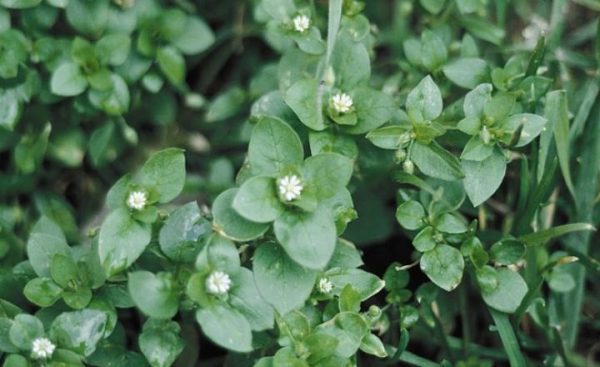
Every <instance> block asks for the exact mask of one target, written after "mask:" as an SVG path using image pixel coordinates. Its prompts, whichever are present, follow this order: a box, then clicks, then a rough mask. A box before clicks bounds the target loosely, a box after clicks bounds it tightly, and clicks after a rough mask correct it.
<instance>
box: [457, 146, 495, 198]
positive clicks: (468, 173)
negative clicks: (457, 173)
mask: <svg viewBox="0 0 600 367" xmlns="http://www.w3.org/2000/svg"><path fill="white" fill-rule="evenodd" d="M461 166H462V171H463V172H464V174H465V178H464V179H463V184H464V186H465V191H466V192H467V196H468V197H469V200H471V203H472V204H473V206H479V205H481V203H483V202H484V201H486V200H487V199H489V198H490V196H492V195H493V194H494V193H495V192H496V190H498V188H499V187H500V184H502V180H503V179H504V174H505V173H506V159H505V158H504V154H502V152H501V151H499V150H498V149H496V150H494V153H493V154H492V155H491V156H489V157H488V158H486V159H484V160H483V161H481V162H476V161H467V160H463V161H461Z"/></svg>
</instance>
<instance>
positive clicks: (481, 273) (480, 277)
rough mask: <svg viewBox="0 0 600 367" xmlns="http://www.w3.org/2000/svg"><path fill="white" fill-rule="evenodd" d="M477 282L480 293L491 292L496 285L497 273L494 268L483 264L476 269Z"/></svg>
mask: <svg viewBox="0 0 600 367" xmlns="http://www.w3.org/2000/svg"><path fill="white" fill-rule="evenodd" d="M475 275H476V277H477V284H478V285H479V287H480V288H481V292H482V293H488V294H489V293H491V292H493V291H494V290H495V289H496V288H497V287H498V274H497V272H496V269H494V268H492V267H491V266H489V265H484V266H482V267H481V268H478V269H476V271H475Z"/></svg>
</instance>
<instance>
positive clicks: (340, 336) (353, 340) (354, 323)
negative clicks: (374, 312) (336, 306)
mask: <svg viewBox="0 0 600 367" xmlns="http://www.w3.org/2000/svg"><path fill="white" fill-rule="evenodd" d="M316 331H317V332H319V333H324V334H327V335H331V336H333V337H335V338H336V339H337V340H338V344H337V346H336V348H335V354H336V355H337V356H339V357H343V358H350V357H352V356H353V355H354V354H355V353H356V352H357V351H358V348H359V347H360V344H361V342H362V339H363V338H364V337H365V336H366V335H367V333H368V332H369V328H368V326H367V322H366V321H365V319H364V318H363V317H362V316H361V315H359V314H357V313H354V312H341V313H339V314H337V315H336V316H335V317H334V318H333V319H331V320H329V321H327V322H325V323H323V324H321V325H319V326H318V327H317V328H316Z"/></svg>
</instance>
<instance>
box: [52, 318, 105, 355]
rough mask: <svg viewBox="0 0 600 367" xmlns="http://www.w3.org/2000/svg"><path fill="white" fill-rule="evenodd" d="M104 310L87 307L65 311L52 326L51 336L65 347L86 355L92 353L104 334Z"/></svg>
mask: <svg viewBox="0 0 600 367" xmlns="http://www.w3.org/2000/svg"><path fill="white" fill-rule="evenodd" d="M106 322H107V316H106V313H105V312H104V311H99V310H90V309H85V310H81V311H75V312H63V313H62V314H60V315H59V316H58V317H57V318H56V319H54V321H53V322H52V325H51V326H50V338H51V339H52V340H53V341H55V342H56V343H57V344H58V345H60V346H61V347H63V348H68V349H71V350H72V351H74V352H77V353H79V354H81V355H84V356H86V357H87V356H89V355H91V354H92V353H93V352H94V351H95V350H96V346H97V344H98V342H99V341H100V340H101V339H102V337H103V335H104V330H105V327H106Z"/></svg>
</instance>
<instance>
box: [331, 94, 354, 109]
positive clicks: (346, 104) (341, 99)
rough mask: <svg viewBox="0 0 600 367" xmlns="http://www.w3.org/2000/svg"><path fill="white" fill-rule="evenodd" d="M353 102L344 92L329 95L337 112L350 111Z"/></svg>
mask: <svg viewBox="0 0 600 367" xmlns="http://www.w3.org/2000/svg"><path fill="white" fill-rule="evenodd" d="M353 104H354V102H353V101H352V98H351V97H350V96H349V95H347V94H346V93H338V94H336V95H335V96H333V97H331V105H332V106H333V109H334V110H336V112H338V113H346V112H350V109H351V108H352V105H353Z"/></svg>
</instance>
